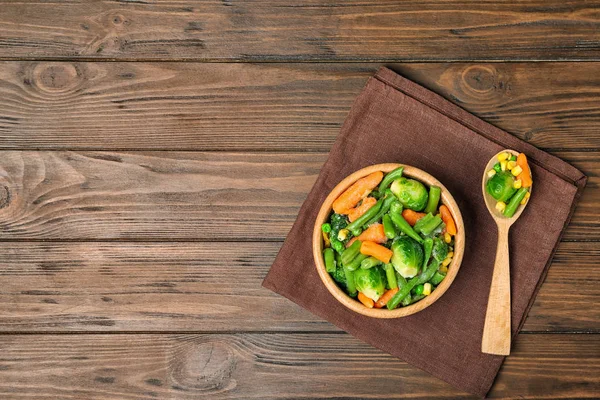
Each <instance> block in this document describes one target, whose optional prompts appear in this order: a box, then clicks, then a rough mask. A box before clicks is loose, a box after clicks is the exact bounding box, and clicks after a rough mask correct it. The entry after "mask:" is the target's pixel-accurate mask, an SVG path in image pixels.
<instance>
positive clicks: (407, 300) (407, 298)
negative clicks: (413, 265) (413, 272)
mask: <svg viewBox="0 0 600 400" xmlns="http://www.w3.org/2000/svg"><path fill="white" fill-rule="evenodd" d="M396 277H397V278H398V288H399V289H402V288H403V287H404V286H406V285H407V284H408V282H406V278H404V277H403V276H402V275H400V274H396ZM410 300H411V295H410V292H408V294H407V295H406V296H405V297H404V298H403V299H402V301H401V302H400V304H402V306H403V307H406V306H407V305H409V304H410Z"/></svg>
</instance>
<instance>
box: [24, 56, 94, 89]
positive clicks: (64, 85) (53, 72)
mask: <svg viewBox="0 0 600 400" xmlns="http://www.w3.org/2000/svg"><path fill="white" fill-rule="evenodd" d="M81 78H82V77H81V75H80V74H79V72H78V70H77V67H76V66H75V65H73V64H69V63H60V64H59V63H42V64H38V65H36V67H35V68H34V71H33V79H34V82H35V85H36V86H37V87H38V88H39V89H40V90H41V91H43V92H48V93H65V92H71V91H73V90H74V89H75V88H76V87H77V86H78V85H79V83H80V82H81V80H82V79H81Z"/></svg>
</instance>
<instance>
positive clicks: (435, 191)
mask: <svg viewBox="0 0 600 400" xmlns="http://www.w3.org/2000/svg"><path fill="white" fill-rule="evenodd" d="M441 194H442V189H440V188H439V186H433V185H431V186H430V187H429V198H428V199H427V206H426V207H425V211H423V212H424V213H426V214H427V213H435V212H436V211H437V208H438V203H439V202H440V195H441Z"/></svg>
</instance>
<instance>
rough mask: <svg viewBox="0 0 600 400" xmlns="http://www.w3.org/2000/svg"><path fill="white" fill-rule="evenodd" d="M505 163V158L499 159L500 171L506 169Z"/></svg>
mask: <svg viewBox="0 0 600 400" xmlns="http://www.w3.org/2000/svg"><path fill="white" fill-rule="evenodd" d="M506 164H507V162H506V160H504V161H500V169H501V170H502V171H506Z"/></svg>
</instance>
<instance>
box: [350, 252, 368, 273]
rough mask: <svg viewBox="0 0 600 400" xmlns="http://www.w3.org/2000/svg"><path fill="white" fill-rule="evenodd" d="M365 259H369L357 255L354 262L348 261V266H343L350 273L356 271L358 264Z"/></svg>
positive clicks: (362, 255)
mask: <svg viewBox="0 0 600 400" xmlns="http://www.w3.org/2000/svg"><path fill="white" fill-rule="evenodd" d="M367 257H369V256H366V255H364V254H360V253H359V254H358V255H357V256H356V257H354V260H352V261H350V262H349V263H348V264H344V266H346V267H347V268H348V269H349V270H350V271H356V270H357V269H358V267H360V264H361V263H362V262H363V261H364V260H365V259H366V258H367Z"/></svg>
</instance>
